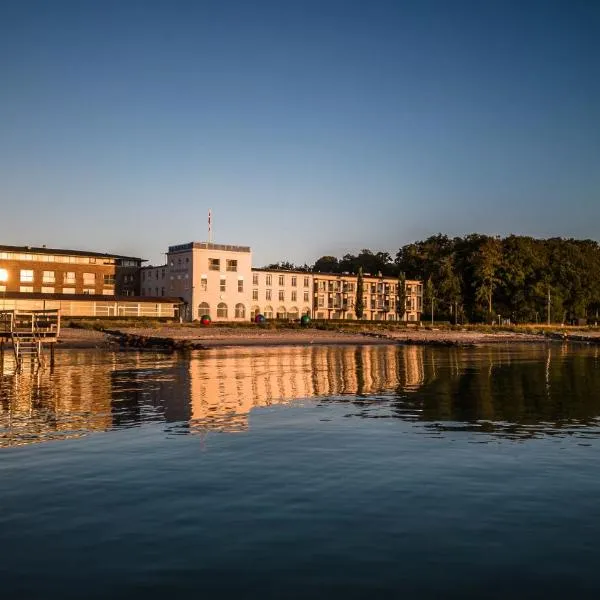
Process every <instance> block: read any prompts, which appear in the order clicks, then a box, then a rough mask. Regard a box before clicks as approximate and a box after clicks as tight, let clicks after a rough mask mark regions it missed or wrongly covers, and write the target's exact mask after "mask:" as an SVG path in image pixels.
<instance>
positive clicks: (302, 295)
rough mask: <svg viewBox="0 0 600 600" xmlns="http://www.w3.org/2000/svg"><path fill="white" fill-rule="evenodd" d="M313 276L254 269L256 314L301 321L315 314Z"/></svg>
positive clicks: (254, 310) (252, 310)
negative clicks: (313, 306)
mask: <svg viewBox="0 0 600 600" xmlns="http://www.w3.org/2000/svg"><path fill="white" fill-rule="evenodd" d="M312 297H313V277H312V274H311V273H304V272H301V271H277V270H268V269H253V270H252V296H251V309H250V312H251V314H252V315H256V314H262V315H264V316H265V317H266V318H267V319H299V318H300V317H301V316H302V315H306V314H308V315H311V314H312V310H311V307H312Z"/></svg>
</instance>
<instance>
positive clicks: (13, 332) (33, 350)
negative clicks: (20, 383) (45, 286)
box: [2, 310, 60, 371]
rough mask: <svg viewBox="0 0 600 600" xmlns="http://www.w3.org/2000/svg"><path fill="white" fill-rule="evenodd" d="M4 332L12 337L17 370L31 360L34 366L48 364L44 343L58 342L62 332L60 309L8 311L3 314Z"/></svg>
mask: <svg viewBox="0 0 600 600" xmlns="http://www.w3.org/2000/svg"><path fill="white" fill-rule="evenodd" d="M2 323H3V326H4V327H3V329H4V334H5V336H7V337H10V340H11V341H12V346H13V352H14V355H15V362H16V366H17V370H18V371H20V370H21V368H22V367H23V364H24V363H25V362H26V361H27V360H29V361H30V362H31V365H32V367H33V366H36V367H43V366H45V364H46V361H45V356H44V344H50V345H51V346H50V347H51V348H53V347H54V346H53V344H55V343H56V341H57V338H58V335H59V332H60V314H59V311H58V310H33V311H17V310H13V311H6V312H4V313H3V314H2Z"/></svg>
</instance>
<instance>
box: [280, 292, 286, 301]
mask: <svg viewBox="0 0 600 600" xmlns="http://www.w3.org/2000/svg"><path fill="white" fill-rule="evenodd" d="M284 300H285V292H284V291H283V290H279V301H280V302H283V301H284Z"/></svg>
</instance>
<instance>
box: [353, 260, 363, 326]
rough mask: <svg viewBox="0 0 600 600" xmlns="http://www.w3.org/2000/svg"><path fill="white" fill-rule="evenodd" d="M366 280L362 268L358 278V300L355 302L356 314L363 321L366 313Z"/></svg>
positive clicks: (359, 269) (359, 270)
mask: <svg viewBox="0 0 600 600" xmlns="http://www.w3.org/2000/svg"><path fill="white" fill-rule="evenodd" d="M363 294H364V280H363V271H362V267H359V268H358V277H357V278H356V300H355V302H354V312H355V313H356V318H357V319H362V318H363V314H364V312H365V300H364V296H363Z"/></svg>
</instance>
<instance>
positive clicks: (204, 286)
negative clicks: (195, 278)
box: [200, 277, 208, 292]
mask: <svg viewBox="0 0 600 600" xmlns="http://www.w3.org/2000/svg"><path fill="white" fill-rule="evenodd" d="M200 291H202V292H206V291H208V279H207V278H206V277H201V278H200Z"/></svg>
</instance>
